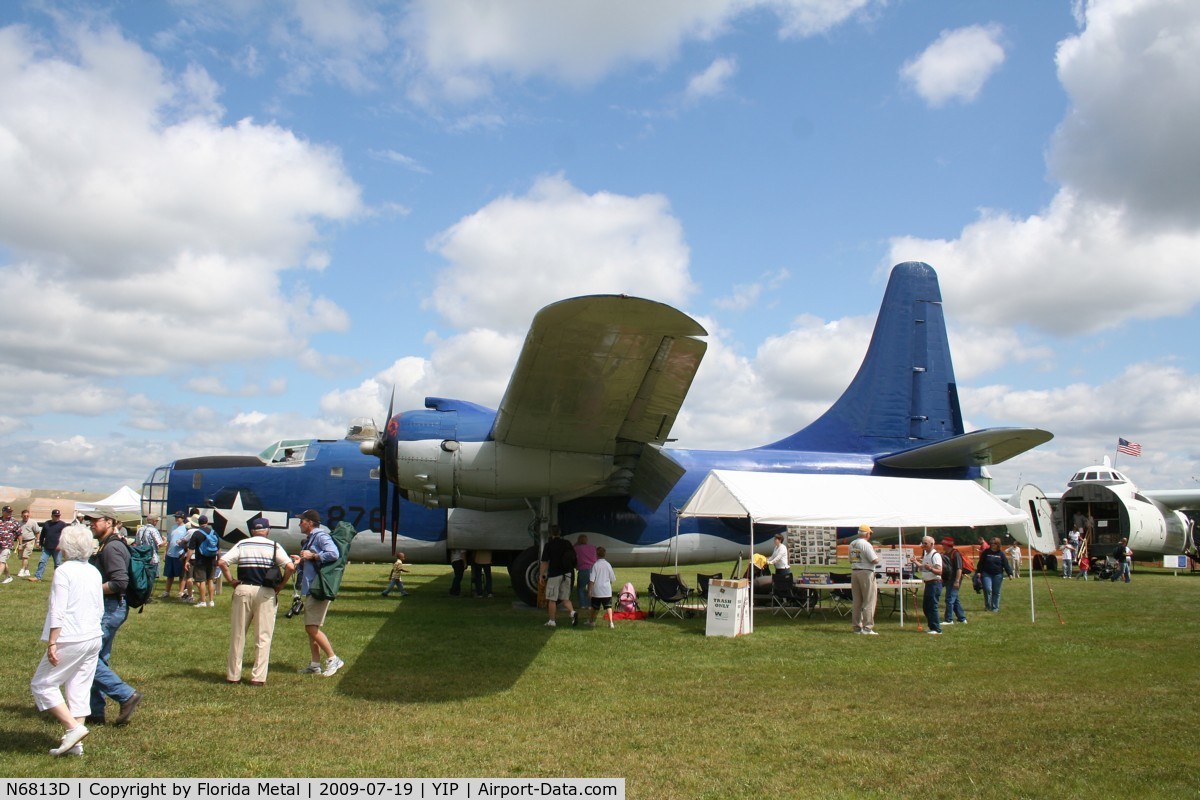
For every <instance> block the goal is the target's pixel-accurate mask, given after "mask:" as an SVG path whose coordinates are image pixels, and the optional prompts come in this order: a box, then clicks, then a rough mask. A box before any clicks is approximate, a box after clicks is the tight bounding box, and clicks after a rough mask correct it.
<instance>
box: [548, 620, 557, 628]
mask: <svg viewBox="0 0 1200 800" xmlns="http://www.w3.org/2000/svg"><path fill="white" fill-rule="evenodd" d="M546 627H547V628H557V627H558V623H557V622H555V621H554V620H552V619H548V620H546Z"/></svg>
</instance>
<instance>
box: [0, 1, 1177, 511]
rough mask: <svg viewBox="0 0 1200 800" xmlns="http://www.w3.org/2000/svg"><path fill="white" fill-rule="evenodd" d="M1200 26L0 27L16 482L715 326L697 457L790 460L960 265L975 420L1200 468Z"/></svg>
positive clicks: (1157, 8) (1037, 467)
mask: <svg viewBox="0 0 1200 800" xmlns="http://www.w3.org/2000/svg"><path fill="white" fill-rule="evenodd" d="M1198 43H1200V5H1197V4H1196V3H1193V2H1190V0H1093V2H1070V0H1062V2H1049V1H1048V2H1022V3H1013V2H1007V1H1005V0H996V1H995V2H987V1H986V0H980V2H972V3H960V2H915V1H914V0H907V1H905V0H891V1H890V2H886V1H885V0H764V1H762V2H755V1H754V0H739V1H738V2H733V1H732V0H731V1H729V2H724V1H723V0H708V1H707V2H670V3H668V2H658V3H644V2H611V1H610V2H586V1H583V2H577V3H569V4H568V3H559V2H550V1H549V0H512V1H511V2H490V3H488V2H469V1H467V0H458V1H455V0H428V2H412V3H370V2H354V1H352V0H342V1H341V2H336V1H333V0H331V1H330V2H316V0H290V1H288V2H282V1H281V2H252V1H251V0H203V1H201V0H194V1H193V0H177V1H176V2H164V3H142V2H118V3H103V4H91V3H80V2H54V0H33V1H31V2H12V3H5V4H3V6H0V276H2V282H0V286H3V295H2V296H3V302H4V305H5V308H6V313H5V314H4V315H2V317H0V376H2V379H0V484H4V485H9V486H17V487H57V488H64V489H88V490H94V491H109V490H111V489H113V488H115V487H116V486H117V485H119V484H121V483H129V484H131V485H134V486H135V487H136V486H138V484H140V482H141V480H142V479H143V478H144V477H145V476H146V475H147V474H148V473H149V472H150V470H151V469H152V468H153V467H154V466H155V465H157V464H161V463H165V462H167V461H170V460H172V459H173V458H176V457H179V456H182V455H199V454H209V453H220V452H240V453H247V452H257V451H259V450H260V449H262V447H264V446H265V445H267V444H268V443H270V442H272V441H274V440H276V439H279V438H284V437H289V438H290V437H302V436H326V437H328V436H335V437H336V436H340V435H342V434H343V433H344V430H345V428H346V425H347V423H348V422H349V420H350V419H351V418H353V417H357V416H369V417H375V418H376V419H379V420H381V419H382V417H383V414H384V409H385V408H386V406H387V400H388V397H389V395H390V393H391V391H392V387H393V386H395V390H396V403H397V407H398V408H415V407H419V406H420V405H421V404H422V402H423V398H424V397H425V396H426V395H438V396H453V397H462V398H464V399H469V400H474V401H477V402H481V403H484V404H487V405H494V404H495V403H496V402H497V401H498V399H499V397H500V395H501V393H502V392H503V389H504V386H505V384H506V382H507V379H508V375H509V372H510V370H511V368H512V365H513V363H514V361H515V358H516V354H517V352H518V350H519V347H520V343H521V341H522V338H523V335H524V331H525V329H526V327H527V325H528V322H529V320H530V318H531V317H532V315H533V314H534V313H535V312H536V310H537V309H538V308H540V307H541V306H543V305H545V304H547V303H550V302H553V301H555V300H558V299H561V298H563V297H569V296H574V295H579V294H588V293H593V292H623V293H628V294H635V295H640V296H644V297H650V298H653V299H656V300H660V301H664V302H667V303H671V304H672V305H675V306H677V307H679V308H682V309H684V310H685V311H687V312H689V313H691V314H692V315H694V316H696V317H697V318H698V319H700V320H701V321H702V322H703V324H704V325H705V326H706V327H707V328H708V330H709V331H710V334H711V335H710V337H709V342H710V344H709V352H708V355H707V356H706V358H705V362H704V365H703V366H702V368H701V372H700V374H699V375H698V377H697V380H696V383H695V385H694V386H693V390H692V393H691V395H690V396H689V398H688V401H687V403H686V404H685V406H684V409H683V413H682V414H681V415H680V417H679V420H678V422H677V424H676V427H675V429H674V431H673V435H674V436H675V437H677V438H678V440H679V443H680V445H681V446H687V447H729V448H740V447H750V446H755V445H758V444H762V443H765V442H769V441H773V440H775V439H778V438H780V437H782V436H784V435H786V434H788V433H790V432H792V431H794V430H796V429H798V428H800V427H802V426H803V425H804V424H806V423H807V422H809V421H811V420H812V419H813V418H815V417H816V416H817V415H818V414H819V413H820V412H821V411H822V410H824V408H825V407H827V406H828V404H829V403H831V402H832V401H833V400H834V399H835V398H836V396H837V395H838V394H839V393H840V392H841V390H842V388H844V386H845V385H846V384H847V383H848V382H849V380H850V378H851V377H852V376H853V373H854V371H855V369H856V368H857V365H858V363H859V361H860V359H861V356H862V353H863V352H864V351H865V348H866V343H867V339H868V337H869V334H870V329H871V326H872V325H873V323H874V316H875V314H876V312H877V310H878V304H879V301H880V299H881V296H882V292H883V286H884V283H885V282H886V276H887V271H888V269H889V268H890V266H891V265H892V264H894V263H897V262H899V261H905V260H923V261H927V262H928V263H930V264H932V265H933V266H934V268H935V269H937V271H938V273H939V275H940V278H941V284H942V293H943V297H944V299H945V301H946V315H947V319H948V323H949V326H950V329H951V348H952V351H953V353H954V358H955V367H956V372H957V376H958V379H959V384H960V395H961V397H962V405H963V409H964V414H965V416H966V418H967V421H968V426H969V427H976V428H981V427H990V426H997V425H1029V426H1037V427H1042V428H1045V429H1048V430H1050V431H1052V432H1053V433H1054V434H1055V435H1056V438H1055V439H1054V441H1052V442H1051V443H1050V444H1049V445H1047V446H1044V447H1042V448H1039V449H1038V450H1036V451H1033V452H1032V453H1029V454H1027V455H1025V456H1022V457H1020V458H1018V459H1014V460H1013V461H1011V462H1009V463H1007V464H1004V465H999V466H997V467H994V468H993V470H992V471H993V474H994V475H995V477H996V489H997V491H1009V490H1011V489H1013V488H1015V486H1016V484H1017V481H1018V479H1024V480H1033V481H1035V482H1037V483H1039V484H1040V485H1042V487H1043V488H1044V489H1046V490H1047V491H1051V490H1055V489H1059V488H1061V486H1062V484H1063V482H1064V481H1065V480H1066V478H1067V477H1068V476H1069V475H1070V473H1071V472H1073V471H1074V470H1075V469H1076V468H1078V467H1080V466H1083V465H1085V464H1090V463H1095V462H1096V461H1098V460H1099V459H1100V458H1101V457H1102V456H1103V455H1104V454H1106V453H1107V454H1112V452H1113V450H1114V447H1115V443H1116V439H1117V437H1118V436H1124V437H1126V438H1128V439H1132V440H1134V441H1138V442H1140V443H1141V444H1142V445H1143V457H1142V458H1141V459H1137V460H1134V459H1131V458H1129V457H1127V456H1122V457H1121V459H1119V460H1118V466H1121V467H1124V468H1125V469H1127V470H1128V471H1129V472H1130V474H1131V475H1132V477H1133V478H1134V479H1135V480H1137V481H1139V482H1140V483H1141V484H1142V485H1144V486H1147V487H1155V488H1170V487H1184V486H1188V485H1190V484H1191V483H1192V482H1193V480H1194V478H1193V475H1196V476H1197V477H1200V465H1198V464H1197V454H1198V453H1200V402H1198V400H1200V375H1198V371H1200V365H1198V363H1197V358H1196V355H1195V352H1196V347H1195V342H1196V340H1197V336H1198V335H1200V330H1198V328H1200V326H1198V325H1197V316H1196V304H1197V301H1198V300H1200V269H1198V265H1197V260H1198V256H1200V193H1198V192H1197V191H1196V189H1195V187H1196V186H1197V185H1200V149H1198V148H1196V147H1195V144H1194V132H1195V131H1196V130H1197V129H1198V128H1200V125H1198V123H1200V88H1197V85H1196V81H1195V80H1194V76H1195V75H1196V74H1200V45H1198Z"/></svg>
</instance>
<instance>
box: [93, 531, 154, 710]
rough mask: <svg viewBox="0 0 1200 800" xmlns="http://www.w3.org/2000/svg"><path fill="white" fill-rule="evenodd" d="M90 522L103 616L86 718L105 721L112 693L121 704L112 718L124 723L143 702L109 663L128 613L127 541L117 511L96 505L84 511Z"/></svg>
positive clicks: (128, 569)
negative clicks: (126, 594) (89, 709)
mask: <svg viewBox="0 0 1200 800" xmlns="http://www.w3.org/2000/svg"><path fill="white" fill-rule="evenodd" d="M84 519H85V520H87V521H88V522H90V523H91V526H92V536H94V537H95V538H96V540H97V541H99V543H100V549H99V550H98V551H97V552H96V555H95V556H93V557H92V565H93V566H95V567H96V569H98V570H99V571H100V579H101V581H103V584H102V586H101V589H102V590H103V592H104V616H102V617H101V618H100V629H101V636H102V638H101V642H100V660H99V661H98V662H97V663H96V677H95V678H94V679H93V680H92V699H91V711H92V713H91V714H90V715H88V718H87V720H86V722H87V724H89V725H103V724H104V705H105V698H106V697H111V698H112V699H113V700H116V701H117V702H118V703H120V704H121V710H120V713H119V714H118V715H117V718H116V719H115V720H114V721H113V724H115V725H124V724H125V723H126V722H128V721H129V718H130V717H131V716H133V712H134V711H135V710H137V707H138V704H139V703H141V702H142V693H141V692H139V691H137V690H136V689H134V688H133V687H132V686H130V685H129V684H127V683H125V681H123V680H121V676H120V675H118V674H117V673H116V672H115V671H114V670H113V668H112V667H111V666H110V665H109V660H110V659H111V658H112V648H113V640H114V639H116V637H117V631H118V630H119V629H120V628H121V625H122V624H123V623H124V622H125V618H126V617H128V616H129V606H128V605H127V604H126V602H125V591H126V589H127V587H128V585H129V580H130V562H131V558H130V553H129V545H128V544H127V543H126V542H125V538H124V537H123V536H122V535H121V533H120V530H121V529H120V528H119V527H118V526H117V517H116V514H115V513H114V512H113V511H111V510H108V509H99V508H98V509H96V510H95V511H89V512H88V513H86V514H84Z"/></svg>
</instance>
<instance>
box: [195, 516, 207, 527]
mask: <svg viewBox="0 0 1200 800" xmlns="http://www.w3.org/2000/svg"><path fill="white" fill-rule="evenodd" d="M196 524H197V525H207V524H208V517H206V516H204V515H203V514H201V515H200V516H198V517H196Z"/></svg>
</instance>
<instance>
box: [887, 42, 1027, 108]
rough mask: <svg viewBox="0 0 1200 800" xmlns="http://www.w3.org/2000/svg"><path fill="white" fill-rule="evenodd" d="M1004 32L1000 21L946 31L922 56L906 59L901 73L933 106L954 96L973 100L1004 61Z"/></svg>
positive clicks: (963, 100)
mask: <svg viewBox="0 0 1200 800" xmlns="http://www.w3.org/2000/svg"><path fill="white" fill-rule="evenodd" d="M1002 33H1003V32H1002V30H1001V29H1000V27H999V26H997V25H971V26H968V27H966V28H958V29H957V30H952V31H943V32H942V35H941V36H939V37H938V39H937V41H936V42H934V43H933V44H931V45H929V47H927V48H925V50H924V51H923V52H922V53H921V54H920V55H919V56H917V57H915V58H913V59H911V60H909V61H906V62H905V63H904V66H903V67H901V68H900V75H901V77H902V78H903V79H904V81H905V82H906V83H908V84H909V85H910V86H912V88H913V90H914V91H916V93H917V94H919V95H920V96H921V99H923V100H924V101H925V102H926V103H928V104H929V105H931V106H933V107H934V108H938V107H940V106H944V105H946V104H947V103H949V102H951V101H954V100H958V101H961V102H971V101H972V100H974V99H975V98H976V97H978V96H979V92H980V90H981V89H983V84H984V83H986V82H987V79H988V78H990V77H991V76H992V74H993V73H994V72H995V71H996V70H997V69H999V68H1000V65H1001V64H1003V63H1004V46H1003V44H1002V43H1001V37H1002Z"/></svg>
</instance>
